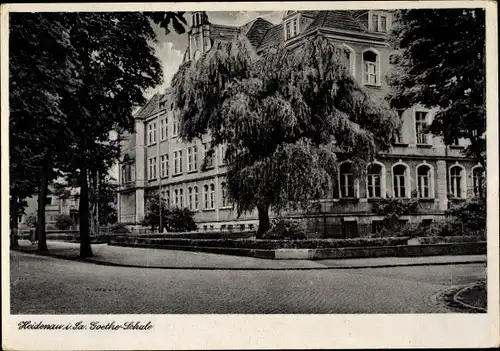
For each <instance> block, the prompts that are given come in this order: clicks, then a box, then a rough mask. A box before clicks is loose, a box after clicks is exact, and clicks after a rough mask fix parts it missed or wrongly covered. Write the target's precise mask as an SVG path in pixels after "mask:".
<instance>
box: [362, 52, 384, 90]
mask: <svg viewBox="0 0 500 351" xmlns="http://www.w3.org/2000/svg"><path fill="white" fill-rule="evenodd" d="M378 66H379V57H378V55H377V54H376V53H375V52H373V51H371V50H369V51H365V52H364V53H363V84H365V85H379V84H380V82H379V80H380V79H379V67H378Z"/></svg>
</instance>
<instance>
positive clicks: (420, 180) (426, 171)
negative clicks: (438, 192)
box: [417, 165, 432, 199]
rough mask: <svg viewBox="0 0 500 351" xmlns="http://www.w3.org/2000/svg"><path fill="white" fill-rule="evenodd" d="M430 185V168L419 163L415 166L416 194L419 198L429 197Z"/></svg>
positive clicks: (430, 195)
mask: <svg viewBox="0 0 500 351" xmlns="http://www.w3.org/2000/svg"><path fill="white" fill-rule="evenodd" d="M431 186H432V173H431V168H430V167H429V166H426V165H421V166H419V167H418V168H417V194H418V197H419V198H421V199H429V198H431V197H432V194H431V191H432V190H431Z"/></svg>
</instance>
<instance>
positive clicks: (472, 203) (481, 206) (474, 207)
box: [449, 198, 486, 230]
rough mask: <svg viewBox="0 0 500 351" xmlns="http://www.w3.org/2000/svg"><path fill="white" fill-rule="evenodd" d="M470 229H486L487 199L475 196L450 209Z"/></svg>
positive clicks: (451, 213)
mask: <svg viewBox="0 0 500 351" xmlns="http://www.w3.org/2000/svg"><path fill="white" fill-rule="evenodd" d="M449 214H450V215H452V216H454V217H455V218H457V220H459V221H460V222H462V223H463V224H464V227H465V228H466V229H469V230H484V229H486V199H484V198H475V199H471V200H468V201H466V202H464V203H463V204H462V205H461V206H459V207H457V208H454V209H452V210H450V211H449Z"/></svg>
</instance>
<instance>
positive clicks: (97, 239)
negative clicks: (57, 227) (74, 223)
mask: <svg viewBox="0 0 500 351" xmlns="http://www.w3.org/2000/svg"><path fill="white" fill-rule="evenodd" d="M17 238H18V239H19V240H30V234H29V233H19V234H18V235H17ZM47 240H54V241H64V242H70V243H79V242H80V233H79V232H76V233H57V234H56V233H47ZM108 241H109V237H108V236H107V235H98V236H94V235H91V236H90V242H91V243H92V244H104V243H107V242H108Z"/></svg>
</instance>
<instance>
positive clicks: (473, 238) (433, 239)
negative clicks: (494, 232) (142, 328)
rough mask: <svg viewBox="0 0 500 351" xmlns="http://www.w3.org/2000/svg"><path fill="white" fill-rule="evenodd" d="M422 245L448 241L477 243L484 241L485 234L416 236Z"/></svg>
mask: <svg viewBox="0 0 500 351" xmlns="http://www.w3.org/2000/svg"><path fill="white" fill-rule="evenodd" d="M418 241H419V242H420V244H422V245H426V244H448V243H478V242H483V241H486V236H478V235H457V236H426V237H421V238H418Z"/></svg>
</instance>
